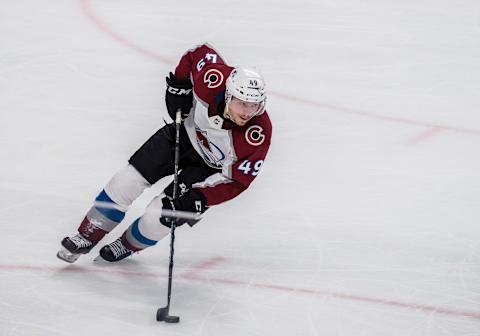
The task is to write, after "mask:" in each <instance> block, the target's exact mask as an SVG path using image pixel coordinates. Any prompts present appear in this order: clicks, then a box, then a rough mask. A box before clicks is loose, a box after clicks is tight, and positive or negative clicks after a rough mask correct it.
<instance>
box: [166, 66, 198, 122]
mask: <svg viewBox="0 0 480 336" xmlns="http://www.w3.org/2000/svg"><path fill="white" fill-rule="evenodd" d="M166 81H167V91H166V92H165V104H166V105H167V111H168V115H169V116H170V117H171V118H172V119H173V120H175V115H176V114H177V110H178V109H180V110H181V111H182V119H183V120H184V119H185V118H186V117H188V114H189V113H190V109H191V108H192V102H193V92H192V82H191V81H190V79H186V80H180V79H177V78H176V77H175V75H174V74H173V73H171V72H170V74H169V76H168V77H167V78H166Z"/></svg>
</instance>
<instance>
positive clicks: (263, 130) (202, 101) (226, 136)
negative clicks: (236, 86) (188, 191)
mask: <svg viewBox="0 0 480 336" xmlns="http://www.w3.org/2000/svg"><path fill="white" fill-rule="evenodd" d="M233 69H234V68H233V67H231V66H229V65H227V64H226V63H225V61H224V59H223V58H222V57H221V56H220V55H219V54H218V53H217V52H216V51H215V49H214V48H213V47H212V46H210V45H208V44H203V45H200V46H198V47H196V48H194V49H191V50H189V51H187V52H186V53H185V54H184V55H183V56H182V58H181V59H180V62H179V63H178V65H177V67H176V69H175V76H176V77H177V78H178V79H190V80H191V81H192V83H193V97H194V98H193V106H192V109H191V111H190V114H189V116H188V117H187V119H186V120H185V128H186V130H187V133H188V136H189V138H190V141H191V143H192V145H193V147H194V148H195V150H196V151H197V152H198V154H199V155H200V156H201V157H202V158H203V159H204V161H205V163H206V164H207V165H209V166H211V167H213V168H217V169H219V173H217V174H214V175H212V176H210V177H209V178H207V179H206V180H205V181H203V182H201V183H197V184H194V185H193V188H197V189H198V190H200V191H201V192H202V193H203V194H204V195H205V198H206V200H207V204H208V205H209V206H211V205H216V204H220V203H223V202H225V201H228V200H230V199H232V198H234V197H236V196H237V195H239V194H240V193H241V192H243V191H244V190H246V189H247V188H248V187H249V185H250V184H251V183H252V181H253V180H254V179H255V177H256V176H257V175H258V174H259V173H260V170H261V168H262V165H263V162H264V160H265V157H266V155H267V152H268V149H269V147H270V139H271V135H272V125H271V122H270V118H269V117H268V113H267V112H266V111H265V112H264V113H263V114H261V115H259V116H255V117H253V118H252V119H251V120H249V121H248V123H247V124H245V125H244V126H238V125H236V124H235V123H233V122H231V121H230V120H228V119H224V118H223V110H224V108H225V88H226V84H225V83H226V80H227V78H228V76H229V75H230V73H231V72H232V70H233Z"/></svg>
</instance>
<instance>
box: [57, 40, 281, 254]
mask: <svg viewBox="0 0 480 336" xmlns="http://www.w3.org/2000/svg"><path fill="white" fill-rule="evenodd" d="M166 82H167V90H166V94H165V101H166V106H167V111H168V113H169V115H170V116H171V117H172V119H174V118H175V113H176V111H177V110H178V109H180V110H181V112H182V117H183V120H184V122H183V123H182V126H181V129H180V159H179V169H180V173H179V177H178V183H179V189H180V190H179V191H178V193H179V197H177V198H176V199H172V194H173V183H171V184H170V185H169V186H167V188H165V190H164V192H163V193H162V194H160V195H159V196H157V197H155V198H154V199H153V200H152V201H151V203H150V204H149V205H148V206H147V208H146V211H145V213H144V215H143V216H141V217H140V218H138V219H136V220H135V221H134V222H133V223H132V224H131V225H130V226H129V227H128V228H127V229H126V231H125V232H123V234H122V235H121V236H120V237H119V238H118V239H117V240H115V241H114V242H112V243H110V244H108V245H105V246H104V247H102V249H101V250H100V256H101V257H102V258H103V259H105V260H107V261H110V262H115V261H119V260H122V259H124V258H126V257H128V256H130V255H131V254H132V253H133V252H138V251H141V250H143V249H145V248H147V247H149V246H153V245H155V244H156V243H157V242H158V241H159V240H161V239H162V238H164V237H165V236H167V235H168V234H169V233H170V219H169V218H168V217H161V216H159V215H158V213H159V212H158V209H161V208H163V209H170V210H182V211H189V212H194V213H203V212H204V211H205V210H207V209H208V208H209V207H211V206H214V205H217V204H220V203H223V202H226V201H228V200H230V199H232V198H234V197H236V196H237V195H239V194H240V193H241V192H243V191H245V190H246V189H247V188H248V187H249V185H250V183H252V181H253V180H254V179H255V177H256V176H257V175H258V173H259V172H260V170H261V168H262V165H263V161H264V159H265V157H266V155H267V151H268V149H269V146H270V138H271V133H272V126H271V123H270V119H269V117H268V114H267V112H266V111H265V102H266V94H265V82H264V79H263V76H262V75H261V74H260V73H259V72H258V71H256V70H254V69H249V68H243V67H232V66H229V65H227V64H226V63H225V61H224V59H223V58H222V57H221V56H220V55H219V54H218V53H217V51H216V50H214V49H213V47H212V46H210V45H208V44H203V45H200V46H198V47H196V48H194V49H192V50H189V51H187V52H186V53H185V54H184V55H183V56H182V58H181V59H180V62H179V63H178V65H177V67H176V68H175V73H170V74H169V76H168V77H167V78H166ZM174 143H175V126H174V124H168V125H166V126H164V127H162V128H161V129H159V130H158V131H157V132H156V133H155V134H153V135H152V136H151V137H150V139H148V140H147V141H146V142H145V143H144V144H143V145H142V146H141V147H140V148H139V149H138V150H137V151H136V152H135V153H134V154H133V156H132V157H131V158H130V159H129V161H128V163H129V164H128V165H127V166H126V167H125V168H123V169H121V170H120V171H119V172H117V173H116V174H115V175H114V176H113V177H112V178H111V180H110V181H109V182H108V184H107V185H106V186H105V188H104V189H103V190H102V191H101V192H100V194H99V195H98V196H97V198H96V202H95V203H94V205H93V206H92V207H91V208H90V210H89V211H88V213H87V214H86V216H85V218H84V219H83V221H82V222H81V224H80V226H79V227H78V233H76V234H73V235H71V236H69V237H66V238H64V239H63V240H62V242H61V245H62V248H61V250H60V251H59V252H58V254H57V256H58V257H59V258H60V259H62V260H65V261H67V262H74V261H76V260H77V259H78V257H79V256H80V255H81V254H86V253H88V252H90V250H91V249H92V248H93V247H94V246H95V245H96V244H97V243H98V242H99V241H100V240H101V239H102V238H103V237H104V236H105V235H106V234H107V233H109V232H110V231H112V230H113V229H114V228H115V227H116V226H117V225H118V224H119V223H120V222H121V221H122V219H123V218H124V216H125V212H126V211H127V209H128V207H129V206H130V205H131V204H132V202H133V201H134V200H135V199H136V198H137V197H139V196H140V194H141V193H142V192H143V191H144V190H145V189H146V188H148V187H150V186H151V185H152V184H154V183H155V182H157V181H158V180H160V179H161V178H163V177H165V176H168V175H171V174H173V172H174V162H173V161H174V160H173V157H174ZM107 205H111V206H107ZM152 209H156V210H157V211H151V210H152ZM185 223H187V224H189V225H190V226H193V225H194V224H195V223H196V221H195V220H186V219H183V220H182V219H180V220H177V222H176V225H177V226H180V225H183V224H185Z"/></svg>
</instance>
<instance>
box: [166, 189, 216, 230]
mask: <svg viewBox="0 0 480 336" xmlns="http://www.w3.org/2000/svg"><path fill="white" fill-rule="evenodd" d="M162 203H163V208H164V209H168V210H180V211H188V212H193V213H197V214H198V213H204V212H205V210H207V208H208V206H207V200H206V199H205V196H204V195H203V194H202V193H201V192H200V191H198V190H195V189H192V190H190V191H188V192H187V193H185V194H183V195H182V196H180V197H178V198H175V199H172V198H170V197H168V196H165V197H164V198H162ZM172 219H173V218H171V217H166V216H162V217H160V222H161V223H162V224H163V225H165V226H168V227H171V223H172ZM197 222H198V219H186V218H176V224H175V225H176V226H180V225H183V224H185V223H187V224H188V225H190V226H193V225H195V223H197Z"/></svg>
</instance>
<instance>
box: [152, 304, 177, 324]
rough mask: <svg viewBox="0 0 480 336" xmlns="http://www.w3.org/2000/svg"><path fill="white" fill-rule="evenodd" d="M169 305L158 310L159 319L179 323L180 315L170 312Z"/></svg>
mask: <svg viewBox="0 0 480 336" xmlns="http://www.w3.org/2000/svg"><path fill="white" fill-rule="evenodd" d="M168 310H169V309H168V307H163V308H159V309H158V310H157V321H159V322H161V321H163V322H166V323H178V322H180V317H179V316H172V315H169V314H168Z"/></svg>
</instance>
